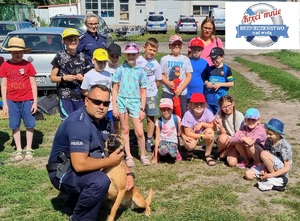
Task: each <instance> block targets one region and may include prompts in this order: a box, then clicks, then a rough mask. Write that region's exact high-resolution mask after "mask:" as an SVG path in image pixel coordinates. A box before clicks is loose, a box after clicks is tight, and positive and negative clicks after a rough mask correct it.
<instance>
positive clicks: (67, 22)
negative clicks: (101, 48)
mask: <svg viewBox="0 0 300 221" xmlns="http://www.w3.org/2000/svg"><path fill="white" fill-rule="evenodd" d="M84 19H85V16H84V15H61V14H59V15H56V16H54V17H51V18H50V20H51V22H50V25H49V26H50V27H64V28H66V27H68V28H76V29H77V30H78V31H79V32H80V34H83V33H85V32H86V29H87V28H86V26H85V24H84ZM112 32H114V30H113V29H111V28H108V26H107V24H106V22H105V21H104V20H103V18H101V17H99V29H98V33H100V34H101V35H103V36H104V37H106V44H107V46H108V45H110V44H111V43H113V38H112V35H111V33H112Z"/></svg>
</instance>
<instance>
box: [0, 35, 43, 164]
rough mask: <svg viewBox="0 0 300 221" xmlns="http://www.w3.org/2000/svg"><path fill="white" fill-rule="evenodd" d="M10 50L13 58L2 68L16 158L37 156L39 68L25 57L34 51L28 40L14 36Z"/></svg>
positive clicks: (8, 48) (4, 93)
mask: <svg viewBox="0 0 300 221" xmlns="http://www.w3.org/2000/svg"><path fill="white" fill-rule="evenodd" d="M2 48H3V49H4V50H6V51H8V52H10V54H11V57H12V58H11V59H10V60H8V61H6V62H4V63H3V64H2V65H1V67H0V77H1V78H2V81H1V93H2V101H3V112H4V114H9V116H10V117H9V127H10V128H11V129H12V133H13V138H14V141H15V145H16V152H15V160H18V161H20V160H23V159H24V158H23V152H24V153H25V160H31V159H32V158H33V150H32V140H33V132H34V127H35V125H36V123H35V118H34V116H33V114H34V113H35V112H36V111H37V86H36V82H35V75H36V71H35V69H34V67H33V65H32V64H31V63H30V62H28V61H26V60H24V59H23V55H24V53H30V51H31V49H30V48H25V43H24V40H23V39H21V38H17V37H12V38H11V39H10V40H9V41H8V47H7V48H5V47H2ZM21 119H23V122H24V124H25V127H26V141H27V145H26V148H25V149H24V151H23V150H22V145H21V132H20V124H21Z"/></svg>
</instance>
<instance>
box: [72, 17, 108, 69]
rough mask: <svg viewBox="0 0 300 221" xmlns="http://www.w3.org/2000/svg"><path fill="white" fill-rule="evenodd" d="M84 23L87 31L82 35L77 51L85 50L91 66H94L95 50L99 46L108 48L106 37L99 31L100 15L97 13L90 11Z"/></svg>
mask: <svg viewBox="0 0 300 221" xmlns="http://www.w3.org/2000/svg"><path fill="white" fill-rule="evenodd" d="M84 24H85V25H86V27H87V31H86V32H85V33H84V34H83V35H82V36H80V38H79V45H78V47H77V51H78V52H83V53H84V54H85V55H86V58H87V59H88V60H89V63H90V66H91V67H94V65H93V63H92V57H93V52H94V50H96V49H97V48H104V49H106V48H107V45H106V38H105V37H104V36H102V35H101V34H99V33H98V28H99V17H98V16H97V15H96V14H94V13H88V14H87V15H86V16H85V20H84Z"/></svg>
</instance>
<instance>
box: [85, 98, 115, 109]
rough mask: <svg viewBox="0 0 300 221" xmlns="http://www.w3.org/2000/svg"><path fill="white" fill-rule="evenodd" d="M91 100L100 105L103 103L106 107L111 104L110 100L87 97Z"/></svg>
mask: <svg viewBox="0 0 300 221" xmlns="http://www.w3.org/2000/svg"><path fill="white" fill-rule="evenodd" d="M87 98H88V99H89V100H90V101H92V103H93V104H95V105H97V106H100V105H101V104H103V106H104V107H108V106H109V105H110V101H102V100H97V99H93V98H90V97H87Z"/></svg>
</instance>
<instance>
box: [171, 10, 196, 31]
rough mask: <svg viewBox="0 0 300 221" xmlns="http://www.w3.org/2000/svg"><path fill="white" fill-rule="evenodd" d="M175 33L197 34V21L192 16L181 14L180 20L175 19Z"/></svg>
mask: <svg viewBox="0 0 300 221" xmlns="http://www.w3.org/2000/svg"><path fill="white" fill-rule="evenodd" d="M175 23H176V25H175V33H191V34H197V23H198V22H197V21H196V20H195V18H193V17H192V16H184V15H181V16H180V18H179V19H178V21H175Z"/></svg>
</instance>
